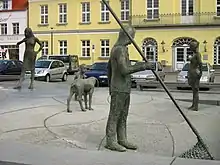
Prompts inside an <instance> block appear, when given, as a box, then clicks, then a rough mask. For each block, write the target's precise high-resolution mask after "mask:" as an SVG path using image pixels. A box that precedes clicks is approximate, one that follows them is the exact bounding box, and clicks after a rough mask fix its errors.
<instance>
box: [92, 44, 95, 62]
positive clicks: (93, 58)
mask: <svg viewBox="0 0 220 165" xmlns="http://www.w3.org/2000/svg"><path fill="white" fill-rule="evenodd" d="M94 56H95V45H92V64H93V63H94V60H95V57H94Z"/></svg>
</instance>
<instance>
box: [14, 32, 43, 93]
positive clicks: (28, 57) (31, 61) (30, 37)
mask: <svg viewBox="0 0 220 165" xmlns="http://www.w3.org/2000/svg"><path fill="white" fill-rule="evenodd" d="M24 34H25V38H24V39H23V40H21V41H19V42H18V43H17V45H18V46H19V45H20V44H22V43H23V42H24V43H25V52H24V58H23V67H22V70H21V75H20V80H19V82H18V84H17V86H16V87H14V89H21V86H22V82H23V81H24V79H25V72H26V71H31V82H30V85H29V89H33V83H34V76H35V60H36V57H37V54H38V53H39V52H40V51H41V50H42V49H43V45H42V43H41V42H40V41H39V39H38V38H36V37H35V36H34V34H33V32H32V30H31V28H26V29H25V31H24ZM36 43H38V44H39V45H40V48H39V49H38V51H34V47H35V45H36Z"/></svg>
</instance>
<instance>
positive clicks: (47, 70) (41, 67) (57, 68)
mask: <svg viewBox="0 0 220 165" xmlns="http://www.w3.org/2000/svg"><path fill="white" fill-rule="evenodd" d="M29 74H30V72H29ZM67 76H68V73H67V68H66V66H65V64H64V63H63V62H62V61H60V60H37V61H36V63H35V79H43V80H44V81H46V82H49V81H51V80H54V79H62V81H66V80H67Z"/></svg>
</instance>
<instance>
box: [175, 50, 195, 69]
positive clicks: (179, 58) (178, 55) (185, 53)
mask: <svg viewBox="0 0 220 165" xmlns="http://www.w3.org/2000/svg"><path fill="white" fill-rule="evenodd" d="M175 49H176V50H175V70H181V69H182V68H183V66H184V64H185V63H186V62H189V57H190V56H192V55H193V54H192V51H191V50H190V48H189V47H177V48H175Z"/></svg>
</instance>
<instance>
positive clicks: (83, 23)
mask: <svg viewBox="0 0 220 165" xmlns="http://www.w3.org/2000/svg"><path fill="white" fill-rule="evenodd" d="M79 24H80V25H90V24H91V22H80V23H79Z"/></svg>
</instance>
